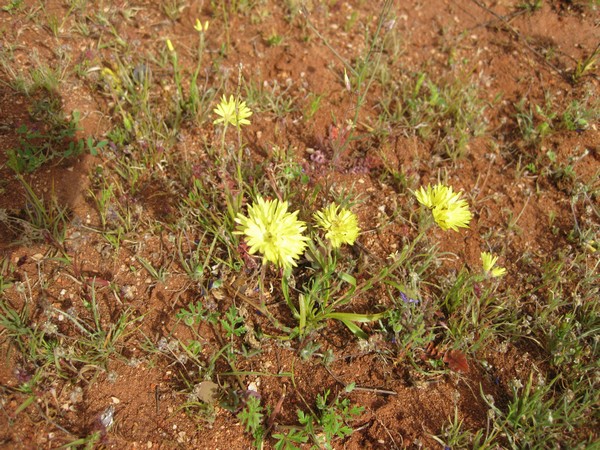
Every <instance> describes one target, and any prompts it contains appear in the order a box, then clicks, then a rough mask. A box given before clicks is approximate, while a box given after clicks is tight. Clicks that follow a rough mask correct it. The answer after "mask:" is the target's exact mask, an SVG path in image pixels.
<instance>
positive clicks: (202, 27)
mask: <svg viewBox="0 0 600 450" xmlns="http://www.w3.org/2000/svg"><path fill="white" fill-rule="evenodd" d="M194 29H195V30H196V31H198V32H200V33H202V32H206V31H208V20H207V21H206V22H204V25H202V22H200V19H196V24H195V25H194Z"/></svg>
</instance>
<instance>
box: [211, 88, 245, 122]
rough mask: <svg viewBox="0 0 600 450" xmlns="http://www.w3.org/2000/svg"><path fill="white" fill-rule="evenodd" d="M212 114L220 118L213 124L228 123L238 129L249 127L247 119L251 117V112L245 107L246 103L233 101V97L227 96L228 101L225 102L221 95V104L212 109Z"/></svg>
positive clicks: (225, 99)
mask: <svg viewBox="0 0 600 450" xmlns="http://www.w3.org/2000/svg"><path fill="white" fill-rule="evenodd" d="M214 112H215V113H216V114H217V115H219V116H221V117H219V118H218V119H216V120H215V121H214V122H213V123H214V124H217V123H223V124H226V123H230V124H231V125H233V126H235V127H239V126H240V125H250V121H249V120H248V117H250V116H251V115H252V111H250V108H248V107H247V106H246V102H240V101H239V100H234V98H233V95H230V96H229V101H227V98H226V97H225V95H223V98H222V99H221V103H219V106H217V107H216V108H215V109H214Z"/></svg>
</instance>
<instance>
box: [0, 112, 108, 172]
mask: <svg viewBox="0 0 600 450" xmlns="http://www.w3.org/2000/svg"><path fill="white" fill-rule="evenodd" d="M75 117H76V116H75ZM76 123H77V120H75V121H73V122H67V124H66V125H67V126H66V128H64V129H60V128H57V129H55V130H54V131H51V132H42V131H39V130H35V129H30V128H29V127H27V125H21V126H20V127H19V128H17V133H18V134H19V146H18V147H17V148H16V149H10V150H8V152H7V154H8V161H7V163H6V165H7V166H8V167H10V168H11V169H12V170H14V171H15V172H16V173H19V174H21V173H30V172H33V171H34V170H36V169H38V168H39V167H40V166H42V165H43V164H45V163H47V162H49V161H52V160H54V159H59V160H62V159H67V158H71V157H74V156H79V155H81V154H83V153H85V152H88V153H89V154H91V155H94V156H97V155H98V154H99V151H100V150H101V149H102V148H103V147H104V146H105V145H106V144H108V141H100V142H97V143H96V142H94V139H93V138H92V137H88V138H87V139H75V132H76V130H77V125H76Z"/></svg>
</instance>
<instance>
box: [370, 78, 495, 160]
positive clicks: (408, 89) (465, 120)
mask: <svg viewBox="0 0 600 450" xmlns="http://www.w3.org/2000/svg"><path fill="white" fill-rule="evenodd" d="M381 77H383V79H382V85H383V86H384V89H385V92H384V95H383V96H382V99H381V103H380V106H381V109H382V112H381V114H380V117H379V122H380V124H379V125H378V128H379V129H384V124H391V126H394V125H396V124H399V125H403V126H407V127H410V129H412V130H414V132H415V133H416V134H418V135H419V136H421V137H423V138H425V139H433V140H434V141H435V142H436V150H437V152H438V153H441V154H445V155H447V156H449V157H451V158H452V159H454V160H455V159H457V158H460V157H461V156H464V154H465V151H466V149H467V145H468V143H469V142H470V140H471V139H472V138H473V137H474V136H480V135H482V134H483V133H484V132H485V130H486V128H487V125H486V122H485V116H484V112H485V110H486V109H487V105H486V104H485V103H484V102H483V101H482V100H480V99H479V98H478V88H477V85H476V84H475V83H470V82H468V81H466V80H465V79H464V78H465V77H464V76H458V77H454V78H452V80H451V81H448V80H443V79H442V80H437V81H436V80H433V79H432V78H431V77H430V76H429V75H427V73H425V72H421V73H417V74H415V75H413V76H412V77H410V78H408V79H406V78H402V79H395V78H393V77H389V78H388V77H387V76H385V75H381ZM385 126H389V125H385Z"/></svg>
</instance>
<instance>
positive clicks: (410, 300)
mask: <svg viewBox="0 0 600 450" xmlns="http://www.w3.org/2000/svg"><path fill="white" fill-rule="evenodd" d="M400 299H401V300H402V301H403V302H404V303H415V304H417V303H419V300H417V299H414V298H410V297H408V296H407V295H406V294H405V293H404V292H400Z"/></svg>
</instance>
